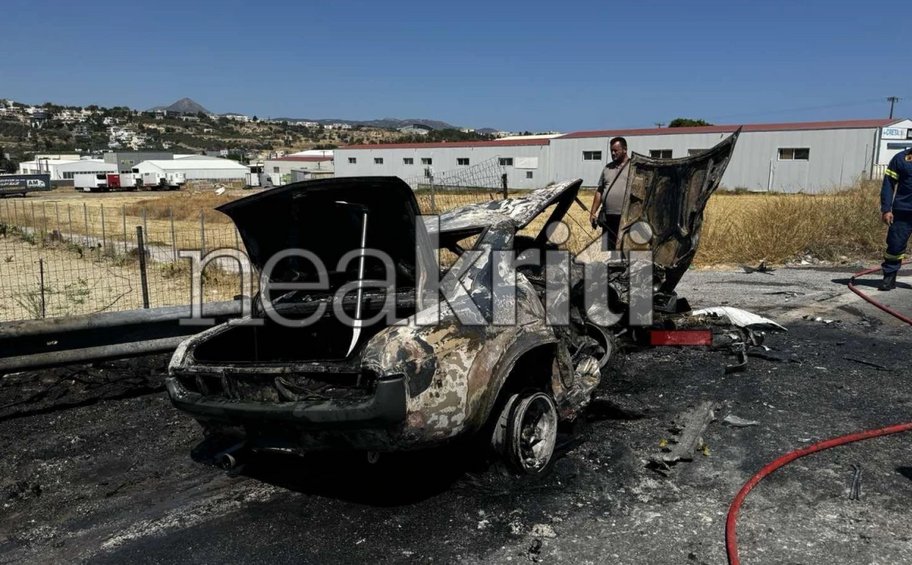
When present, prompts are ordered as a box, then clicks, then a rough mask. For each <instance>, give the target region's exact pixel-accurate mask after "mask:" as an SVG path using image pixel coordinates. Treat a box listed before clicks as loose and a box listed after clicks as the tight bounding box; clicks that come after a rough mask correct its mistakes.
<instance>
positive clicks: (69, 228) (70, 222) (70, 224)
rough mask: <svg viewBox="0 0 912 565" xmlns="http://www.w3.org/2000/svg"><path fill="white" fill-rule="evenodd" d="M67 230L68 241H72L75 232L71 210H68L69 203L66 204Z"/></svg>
mask: <svg viewBox="0 0 912 565" xmlns="http://www.w3.org/2000/svg"><path fill="white" fill-rule="evenodd" d="M67 231H69V232H70V242H72V241H73V236H74V235H76V234H74V233H73V212H72V210H70V205H69V204H67Z"/></svg>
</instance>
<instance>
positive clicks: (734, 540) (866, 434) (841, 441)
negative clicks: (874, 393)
mask: <svg viewBox="0 0 912 565" xmlns="http://www.w3.org/2000/svg"><path fill="white" fill-rule="evenodd" d="M908 263H909V261H906V262H904V263H903V264H904V265H905V264H908ZM879 270H880V267H877V268H874V269H866V270H864V271H860V272H858V273H855V274H854V275H852V278H851V279H850V280H849V289H850V290H851V291H852V292H854V293H855V294H857V295H858V296H860V297H862V298H863V299H865V300H866V301H868V302H870V303H871V304H873V305H874V306H876V307H877V308H880V309H881V310H883V311H884V312H886V313H888V314H890V315H891V316H895V317H896V318H898V319H900V320H902V321H903V322H905V323H907V324H910V325H912V319H910V318H909V317H907V316H904V315H902V314H900V313H899V312H897V311H896V310H893V309H892V308H889V307H887V306H884V305H883V304H880V303H879V302H877V301H875V300H874V299H873V298H871V297H870V296H868V295H867V294H865V293H863V292H861V291H860V290H858V288H856V287H855V284H854V283H855V278H856V277H860V276H864V275H868V274H871V273H873V272H876V271H879ZM909 430H912V422H909V423H906V424H896V425H894V426H887V427H885V428H879V429H875V430H866V431H863V432H856V433H852V434H848V435H844V436H840V437H836V438H832V439H828V440H824V441H821V442H819V443H815V444H814V445H811V446H808V447H804V448H801V449H797V450H795V451H792V452H791V453H786V454H785V455H783V456H782V457H779V458H778V459H776V460H775V461H773V462H771V463H769V464H767V465H766V466H764V467H763V468H762V469H760V471H759V472H758V473H757V474H756V475H754V476H753V477H751V478H750V480H749V481H747V482H746V483H744V486H743V487H741V490H740V491H738V495H737V496H736V497H735V499H734V500H733V501H732V503H731V506H730V507H729V508H728V517H727V518H726V520H725V550H726V552H727V554H728V563H729V565H740V564H741V560H740V559H739V557H738V535H737V533H736V531H735V529H736V527H737V522H738V511H739V510H740V509H741V503H743V502H744V499H745V498H746V497H747V494H748V493H749V492H750V491H751V489H753V488H754V487H755V486H757V484H758V483H760V481H762V480H763V479H764V478H766V476H767V475H769V474H771V473H772V472H773V471H775V470H777V469H779V468H781V467H784V466H785V465H788V464H789V463H791V462H792V461H794V460H795V459H798V458H799V457H804V456H805V455H810V454H811V453H817V452H818V451H823V450H824V449H829V448H831V447H836V446H838V445H846V444H848V443H853V442H856V441H861V440H864V439H871V438H875V437H881V436H886V435H890V434H898V433H900V432H907V431H909Z"/></svg>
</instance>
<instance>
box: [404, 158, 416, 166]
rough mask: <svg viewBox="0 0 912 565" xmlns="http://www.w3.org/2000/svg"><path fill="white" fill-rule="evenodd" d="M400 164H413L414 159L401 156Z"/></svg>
mask: <svg viewBox="0 0 912 565" xmlns="http://www.w3.org/2000/svg"><path fill="white" fill-rule="evenodd" d="M402 164H403V165H414V164H415V160H414V159H412V158H411V157H403V158H402Z"/></svg>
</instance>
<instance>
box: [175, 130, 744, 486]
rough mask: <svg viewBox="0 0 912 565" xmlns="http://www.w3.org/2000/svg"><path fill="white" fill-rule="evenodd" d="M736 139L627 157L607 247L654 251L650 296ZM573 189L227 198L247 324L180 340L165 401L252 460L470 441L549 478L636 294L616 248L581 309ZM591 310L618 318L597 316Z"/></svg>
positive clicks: (665, 294)
mask: <svg viewBox="0 0 912 565" xmlns="http://www.w3.org/2000/svg"><path fill="white" fill-rule="evenodd" d="M736 138H737V135H735V136H732V137H731V138H729V139H727V140H725V141H723V142H722V143H721V144H719V145H718V146H716V147H715V148H713V149H711V150H709V151H707V152H705V153H703V154H701V155H696V156H691V157H688V158H685V159H675V160H671V159H668V160H657V159H651V158H648V157H644V156H640V155H634V156H633V158H632V160H631V163H630V169H631V174H630V175H629V181H628V186H627V204H626V206H625V209H624V214H623V216H622V218H623V221H622V229H621V231H620V235H619V241H618V245H619V248H620V249H621V250H623V252H626V251H627V250H631V251H632V250H639V251H643V250H654V256H655V258H654V260H652V261H651V262H650V264H649V265H648V267H649V268H648V269H647V270H646V272H647V273H649V277H650V279H649V281H648V284H647V287H648V288H647V290H648V291H650V292H649V293H648V294H649V296H652V294H653V291H654V293H655V297H656V301H657V304H658V305H659V306H660V307H661V308H664V309H665V310H668V309H669V308H671V309H672V310H673V308H672V307H670V306H669V304H672V305H673V303H674V287H675V285H676V284H677V282H678V280H679V279H680V277H681V275H682V274H683V273H684V271H685V270H686V269H687V267H688V266H689V264H690V261H691V260H692V258H693V255H694V253H695V251H696V247H697V242H698V239H699V232H700V225H701V222H702V213H703V208H704V206H705V204H706V201H707V199H708V198H709V196H710V195H711V194H712V192H713V191H714V190H715V189H716V188H717V187H718V184H719V181H720V179H721V176H722V173H723V172H724V170H725V166H726V165H727V163H728V160H729V158H730V156H731V152H732V149H733V147H734V143H735V139H736ZM581 184H582V181H581V180H578V179H577V180H571V181H567V182H561V183H556V184H553V185H551V186H548V187H545V188H542V189H539V190H536V191H532V192H531V193H530V194H528V195H526V196H522V197H518V198H512V199H505V200H498V201H491V202H483V203H479V204H473V205H470V206H466V207H463V208H459V209H456V210H452V211H449V212H447V213H445V214H443V215H441V216H439V217H430V218H428V217H423V216H421V214H420V212H419V208H418V204H417V201H416V198H415V196H414V194H413V192H412V190H411V189H410V187H409V186H408V185H407V184H405V183H404V182H403V181H401V180H400V179H397V178H392V177H357V178H338V179H328V180H318V181H305V182H301V183H295V184H290V185H287V186H284V187H279V188H276V189H272V190H269V191H265V192H262V193H260V194H256V195H253V196H250V197H247V198H244V199H241V200H237V201H234V202H231V203H228V204H225V205H222V206H221V207H220V208H218V209H219V210H220V211H221V212H223V213H225V214H227V215H228V216H229V217H230V218H231V219H232V220H233V221H234V223H235V224H236V226H237V228H238V230H239V232H240V234H241V236H242V238H243V241H244V244H245V246H246V248H247V253H248V256H249V258H250V261H251V263H252V264H253V266H254V267H256V268H257V269H258V271H260V272H261V273H262V274H263V277H262V278H261V287H260V292H259V294H258V295H257V297H256V298H255V300H254V306H253V309H252V312H251V314H250V315H249V316H247V317H245V318H242V319H239V320H234V321H231V322H229V323H226V324H222V325H220V326H216V327H213V328H210V329H208V330H206V331H204V332H202V333H200V334H197V335H196V336H193V337H191V338H189V339H188V340H186V341H185V342H184V343H182V344H181V345H180V346H179V347H178V349H177V351H176V352H175V353H174V356H173V358H172V361H171V364H170V368H169V378H168V379H167V389H168V393H169V395H170V397H171V400H172V402H173V404H174V405H175V406H176V407H177V408H178V409H180V410H182V411H184V412H186V413H188V414H190V415H191V416H192V417H194V418H195V419H196V420H198V421H199V422H200V423H201V424H202V425H203V426H204V428H205V429H206V430H208V431H209V432H225V433H228V432H231V433H233V434H238V435H240V436H242V437H243V441H244V443H243V445H244V446H245V447H246V448H250V449H253V450H256V449H262V450H268V449H271V448H281V449H286V450H287V449H289V448H290V449H293V450H300V451H310V450H318V449H330V448H345V449H356V450H363V451H365V452H368V453H383V452H391V451H400V450H411V449H420V448H427V447H432V446H436V445H440V444H443V443H446V442H450V441H453V440H456V439H459V438H466V437H473V438H481V439H482V440H483V441H485V442H489V443H490V445H492V446H493V447H494V450H495V452H496V453H498V454H499V455H500V456H501V457H502V458H503V460H504V461H505V462H506V463H507V464H508V466H509V467H510V468H512V469H513V470H514V471H516V472H518V473H539V472H541V471H543V470H544V469H546V468H547V467H548V465H549V462H550V461H551V459H552V455H553V452H554V449H555V444H556V437H557V428H558V424H559V423H560V422H564V421H570V420H573V419H574V418H576V417H577V416H578V415H579V414H580V412H581V410H582V409H583V408H584V407H585V406H586V405H587V403H588V402H589V400H590V398H591V396H592V392H593V390H594V389H595V387H596V386H597V385H598V384H599V382H600V379H601V370H602V369H603V367H604V366H605V365H606V364H607V363H608V362H609V360H610V358H611V355H612V353H613V352H614V350H615V348H616V339H615V334H616V333H619V332H623V330H624V325H625V324H629V323H630V322H631V321H630V316H629V313H628V312H627V310H628V309H629V305H630V303H631V301H632V300H633V299H634V298H635V296H636V295H635V293H634V292H633V291H631V290H630V289H631V284H630V278H631V269H630V265H629V261H627V260H626V259H625V258H624V256H623V252H622V254H621V257H620V259H615V260H614V261H611V262H609V263H608V264H607V268H606V271H607V277H606V279H605V280H604V281H603V283H604V284H603V285H602V286H603V287H605V288H607V294H606V296H607V298H606V301H604V302H603V303H599V304H596V303H589V304H587V300H586V299H585V298H584V296H585V295H586V293H585V292H584V291H585V288H586V285H587V284H589V283H588V282H587V281H586V280H585V273H586V271H585V265H581V264H578V263H576V262H574V261H573V260H572V258H571V257H570V256H569V254H568V253H566V252H563V251H561V247H560V245H559V243H561V242H560V241H555V239H556V238H555V237H554V234H555V231H556V230H554V227H555V226H556V225H558V224H559V223H560V222H561V221H562V220H563V219H564V218H565V216H566V215H567V212H568V211H569V210H570V208H571V206H574V205H575V203H576V202H578V198H577V193H578V191H579V189H580V186H581ZM539 217H544V218H546V219H545V221H544V223H543V224H542V227H541V229H539V230H537V231H535V230H532V231H530V229H531V227H532V226H533V225H539V224H540V223H541V222H540V220H538V221H536V219H537V218H539ZM521 232H522V233H521ZM441 254H449V255H448V256H449V257H452V258H454V261H453V263H452V265H449V266H448V267H447V268H441V266H440V258H441ZM588 302H593V301H591V300H589V301H588ZM595 302H598V301H595ZM650 305H651V304H650ZM599 307H601V308H602V309H604V308H610V309H611V310H612V311H614V312H619V313H620V314H619V316H618V319H619V320H620V323H619V324H616V325H614V326H610V327H608V326H606V325H605V324H602V325H599V324H597V323H594V322H593V318H598V316H593V315H592V314H593V312H594V310H595V309H598V308H599ZM647 323H648V321H647Z"/></svg>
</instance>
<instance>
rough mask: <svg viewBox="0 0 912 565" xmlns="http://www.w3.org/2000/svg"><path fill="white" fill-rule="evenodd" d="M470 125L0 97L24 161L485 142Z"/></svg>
mask: <svg viewBox="0 0 912 565" xmlns="http://www.w3.org/2000/svg"><path fill="white" fill-rule="evenodd" d="M491 138H492V136H491V135H484V134H479V133H477V132H475V131H474V130H469V129H461V130H460V129H456V128H454V127H453V126H451V125H450V124H447V123H446V122H441V121H438V120H426V119H409V120H400V119H397V118H384V119H382V120H369V121H357V120H341V119H340V120H334V119H314V120H304V119H302V120H298V119H287V118H278V119H274V118H273V119H262V118H259V117H257V116H249V115H245V114H238V113H229V114H222V115H216V114H212V113H211V112H209V111H208V110H207V109H206V108H205V107H204V106H202V105H201V104H199V103H197V102H195V101H194V100H192V99H190V98H183V99H181V100H178V101H177V102H175V103H173V104H170V105H168V106H157V107H155V108H151V109H149V110H144V111H141V110H135V109H131V108H128V107H126V106H115V107H111V108H105V107H101V106H97V105H89V106H85V107H81V106H63V105H59V104H54V103H51V102H47V103H45V104H41V105H37V106H36V105H29V104H24V103H21V102H17V101H14V100H2V99H0V157H3V156H4V154H7V155H8V159H9V160H10V161H13V162H16V161H24V160H28V159H30V158H31V157H32V156H33V155H34V154H36V153H79V154H83V155H85V154H96V153H100V152H102V151H110V150H134V151H138V150H149V151H171V152H175V153H201V152H204V151H209V152H213V151H215V152H218V153H220V154H222V155H229V156H232V157H234V158H237V159H239V160H242V161H245V160H248V159H262V158H264V157H269V156H272V155H278V154H284V153H291V152H295V151H302V150H306V149H332V148H335V147H339V146H344V145H363V144H374V143H390V142H416V141H423V140H427V141H465V140H486V139H491Z"/></svg>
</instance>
